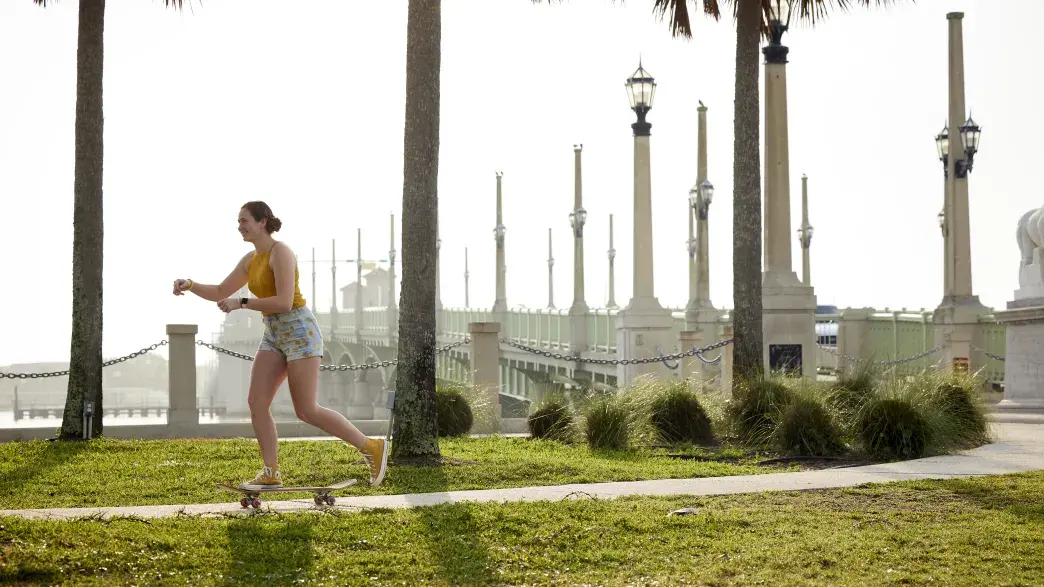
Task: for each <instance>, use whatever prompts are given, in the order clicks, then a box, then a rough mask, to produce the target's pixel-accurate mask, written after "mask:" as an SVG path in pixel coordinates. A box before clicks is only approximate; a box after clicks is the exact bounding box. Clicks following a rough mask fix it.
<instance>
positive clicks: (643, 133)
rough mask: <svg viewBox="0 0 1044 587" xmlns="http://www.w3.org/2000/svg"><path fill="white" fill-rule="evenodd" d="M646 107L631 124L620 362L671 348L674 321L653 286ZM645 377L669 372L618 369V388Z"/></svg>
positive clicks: (657, 367)
mask: <svg viewBox="0 0 1044 587" xmlns="http://www.w3.org/2000/svg"><path fill="white" fill-rule="evenodd" d="M642 75H644V76H646V77H645V78H644V79H649V80H650V81H651V79H652V78H651V76H648V73H647V72H645V70H644V69H642V68H641V67H640V66H639V68H638V71H636V72H635V75H634V76H633V77H632V79H639V78H640V76H642ZM647 112H648V108H645V109H644V110H641V111H639V112H638V121H637V122H635V123H634V124H632V125H631V129H632V130H633V131H634V260H633V267H632V271H633V273H632V275H633V279H632V281H633V284H634V287H633V289H632V297H631V300H630V302H628V304H627V307H626V308H624V309H623V310H621V311H620V313H619V314H617V323H616V324H617V326H616V329H617V330H616V349H617V355H618V356H619V357H620V358H627V359H640V358H651V357H658V356H659V352H658V350H657V349H658V348H661V349H670V348H671V347H672V346H673V345H674V344H675V341H674V340H672V338H673V336H672V335H671V328H672V327H673V325H674V318H673V317H672V316H671V313H670V312H669V311H667V310H666V309H665V308H664V307H663V306H662V305H660V300H658V299H657V298H656V293H655V291H654V288H653V278H654V273H653V261H654V259H655V257H654V255H653V237H652V231H653V219H652V167H651V158H650V144H649V143H650V138H649V137H650V135H651V134H652V133H651V129H652V125H651V124H650V123H648V122H646V121H645V115H646V113H647ZM643 373H655V374H657V375H659V376H661V377H663V378H665V379H666V378H668V377H669V376H670V370H669V369H667V367H666V366H665V365H664V364H663V362H661V361H657V362H651V363H640V364H630V365H619V366H617V376H616V377H617V384H618V386H619V387H621V388H622V387H625V386H627V385H629V384H630V383H631V382H632V381H633V380H634V378H635V377H637V376H638V375H640V374H643Z"/></svg>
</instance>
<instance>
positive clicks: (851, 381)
mask: <svg viewBox="0 0 1044 587" xmlns="http://www.w3.org/2000/svg"><path fill="white" fill-rule="evenodd" d="M876 392H877V375H876V373H875V372H874V371H873V370H872V367H871V366H870V364H869V363H867V364H865V365H864V366H862V367H859V368H858V369H857V370H856V371H843V372H842V373H841V375H840V376H839V377H838V380H837V382H836V383H834V384H833V385H832V386H830V388H829V390H828V391H827V394H826V395H827V401H828V403H829V404H830V407H831V408H833V409H834V410H836V411H837V413H838V416H839V417H840V419H841V421H842V422H843V423H844V424H845V425H846V426H852V425H853V424H854V423H855V422H854V420H855V418H856V416H857V414H859V413H860V411H861V410H862V409H863V407H864V406H865V405H866V404H867V402H869V401H870V400H871V399H872V398H873V397H874V394H875V393H876Z"/></svg>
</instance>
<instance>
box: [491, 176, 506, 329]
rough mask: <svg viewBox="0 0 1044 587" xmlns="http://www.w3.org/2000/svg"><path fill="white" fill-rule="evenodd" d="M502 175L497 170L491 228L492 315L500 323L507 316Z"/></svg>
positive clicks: (502, 322)
mask: <svg viewBox="0 0 1044 587" xmlns="http://www.w3.org/2000/svg"><path fill="white" fill-rule="evenodd" d="M503 177H504V172H503V171H498V172H497V225H496V227H494V229H493V238H494V239H495V240H496V243H497V275H496V277H497V297H496V299H495V300H494V302H493V308H492V312H493V316H494V317H495V318H496V320H497V322H500V323H501V324H504V323H505V320H506V319H507V317H506V316H505V314H506V313H507V289H506V284H505V283H504V281H505V279H506V277H507V276H506V274H505V273H506V272H505V270H504V236H505V233H506V229H505V228H504V208H503V193H502V191H501V179H502V178H503Z"/></svg>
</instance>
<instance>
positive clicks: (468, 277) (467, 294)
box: [464, 247, 471, 308]
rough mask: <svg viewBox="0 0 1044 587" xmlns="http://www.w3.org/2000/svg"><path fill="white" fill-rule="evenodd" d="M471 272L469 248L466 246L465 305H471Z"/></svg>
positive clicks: (467, 306) (466, 306)
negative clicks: (469, 269) (469, 268)
mask: <svg viewBox="0 0 1044 587" xmlns="http://www.w3.org/2000/svg"><path fill="white" fill-rule="evenodd" d="M470 280H471V273H470V272H469V271H468V248H467V247H464V307H465V308H470V307H471V294H470V292H469V289H470V283H469V282H470Z"/></svg>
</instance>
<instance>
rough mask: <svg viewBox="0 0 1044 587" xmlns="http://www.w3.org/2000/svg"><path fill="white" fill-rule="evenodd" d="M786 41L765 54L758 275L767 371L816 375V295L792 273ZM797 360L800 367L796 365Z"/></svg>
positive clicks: (770, 45)
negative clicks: (762, 205)
mask: <svg viewBox="0 0 1044 587" xmlns="http://www.w3.org/2000/svg"><path fill="white" fill-rule="evenodd" d="M788 51H789V50H788V49H787V47H785V46H783V45H781V44H779V42H778V40H774V41H773V42H772V43H770V44H769V45H768V46H766V47H765V48H764V49H762V53H764V55H765V247H764V248H765V270H764V273H763V275H762V304H763V320H764V322H763V328H764V337H765V338H764V342H765V345H764V349H765V350H764V355H763V356H764V361H765V365H766V370H767V371H777V370H786V371H789V372H791V373H794V374H797V373H798V372H800V374H801V375H802V376H805V377H815V376H816V318H815V312H816V296H815V293H814V292H813V289H812V288H811V287H809V286H805V285H804V284H802V283H801V281H800V280H798V278H797V274H796V273H794V270H793V263H792V261H791V254H792V252H793V249H792V248H791V241H790V239H791V235H790V155H789V146H788V142H789V139H788V129H787V52H788ZM799 364H800V370H799V369H798V365H799Z"/></svg>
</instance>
